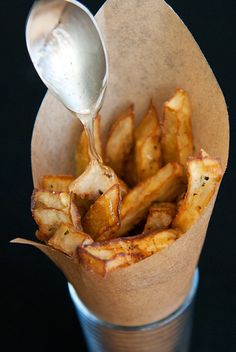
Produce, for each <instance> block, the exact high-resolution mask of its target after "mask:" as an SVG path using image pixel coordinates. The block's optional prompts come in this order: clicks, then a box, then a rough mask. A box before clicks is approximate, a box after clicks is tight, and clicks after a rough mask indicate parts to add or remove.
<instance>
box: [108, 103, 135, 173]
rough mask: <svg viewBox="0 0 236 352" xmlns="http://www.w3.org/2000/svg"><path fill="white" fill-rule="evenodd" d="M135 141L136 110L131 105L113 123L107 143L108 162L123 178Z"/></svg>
mask: <svg viewBox="0 0 236 352" xmlns="http://www.w3.org/2000/svg"><path fill="white" fill-rule="evenodd" d="M133 142H134V111H133V107H130V108H129V109H128V111H126V112H125V113H123V114H122V115H121V116H120V117H119V118H118V119H117V120H116V121H115V122H114V123H113V125H112V127H111V129H110V131H109V136H108V140H107V144H106V162H107V164H108V165H109V166H110V167H111V168H112V169H113V170H114V171H115V173H116V174H117V175H118V176H119V177H120V178H123V177H124V176H125V164H126V161H127V159H128V157H129V155H130V152H131V149H132V146H133Z"/></svg>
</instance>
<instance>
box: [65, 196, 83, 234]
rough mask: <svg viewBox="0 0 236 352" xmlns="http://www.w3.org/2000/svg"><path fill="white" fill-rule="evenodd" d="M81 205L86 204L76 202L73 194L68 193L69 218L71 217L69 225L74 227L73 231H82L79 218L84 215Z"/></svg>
mask: <svg viewBox="0 0 236 352" xmlns="http://www.w3.org/2000/svg"><path fill="white" fill-rule="evenodd" d="M79 201H81V203H83V202H87V201H86V200H84V201H83V200H78V197H77V195H76V194H74V193H70V206H69V209H70V217H71V223H72V225H73V227H74V230H75V231H82V230H83V228H82V224H81V217H82V216H83V214H84V213H85V209H84V207H83V206H82V204H81V203H80V202H79Z"/></svg>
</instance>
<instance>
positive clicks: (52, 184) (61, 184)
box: [42, 175, 75, 192]
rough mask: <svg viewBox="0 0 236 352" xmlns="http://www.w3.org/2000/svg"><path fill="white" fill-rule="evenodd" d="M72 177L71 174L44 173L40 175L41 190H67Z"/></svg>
mask: <svg viewBox="0 0 236 352" xmlns="http://www.w3.org/2000/svg"><path fill="white" fill-rule="evenodd" d="M74 179H75V178H74V176H72V175H45V176H43V177H42V190H43V191H54V192H68V190H69V185H70V184H71V182H72V181H74Z"/></svg>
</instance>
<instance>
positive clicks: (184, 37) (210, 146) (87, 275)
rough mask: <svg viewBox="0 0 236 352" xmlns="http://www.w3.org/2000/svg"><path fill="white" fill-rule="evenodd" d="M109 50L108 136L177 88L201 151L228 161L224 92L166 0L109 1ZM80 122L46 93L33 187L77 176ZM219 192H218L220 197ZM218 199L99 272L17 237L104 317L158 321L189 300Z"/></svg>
mask: <svg viewBox="0 0 236 352" xmlns="http://www.w3.org/2000/svg"><path fill="white" fill-rule="evenodd" d="M96 19H97V21H98V24H99V27H100V29H101V31H102V33H103V36H104V39H105V44H106V46H107V49H108V55H109V63H110V76H109V83H108V88H107V92H106V97H105V101H104V106H103V108H102V110H101V115H102V128H103V132H104V136H105V135H106V132H107V129H108V127H109V126H110V124H111V123H112V120H113V119H114V118H115V117H116V116H117V115H118V114H119V113H120V112H121V111H122V110H124V109H125V108H126V107H127V106H128V105H129V104H131V103H134V104H135V112H136V118H137V120H138V119H139V118H140V117H141V116H143V114H144V113H145V111H146V110H147V107H148V105H149V101H150V98H151V97H152V98H153V101H154V103H155V105H156V107H157V109H158V111H159V113H160V114H161V110H162V106H163V103H164V101H165V100H167V99H168V98H169V97H170V96H171V95H172V94H173V93H174V91H175V89H176V88H177V87H180V88H183V89H185V90H186V91H187V92H188V93H189V94H190V98H191V101H192V107H193V118H192V122H193V133H194V143H195V147H196V151H198V150H199V148H200V147H202V148H204V149H205V150H206V151H207V152H208V153H209V154H210V155H212V156H214V157H219V158H220V160H221V163H222V166H223V169H224V170H225V168H226V164H227V158H228V144H229V131H228V116H227V109H226V105H225V101H224V97H223V95H222V92H221V90H220V88H219V86H218V84H217V81H216V79H215V77H214V75H213V73H212V71H211V69H210V67H209V65H208V64H207V62H206V60H205V58H204V56H203V54H202V53H201V51H200V49H199V47H198V45H197V44H196V42H195V41H194V39H193V37H192V35H191V34H190V32H189V31H188V29H187V28H186V26H185V25H184V24H183V22H182V21H181V20H180V18H179V17H178V16H177V15H176V14H175V13H174V11H173V10H172V9H171V8H170V7H169V6H168V5H167V4H166V3H165V2H164V1H162V0H145V1H141V0H129V1H120V0H108V1H107V2H106V3H105V4H104V6H103V7H102V8H101V9H100V11H99V12H98V14H97V15H96ZM80 130H81V126H80V123H79V121H78V120H77V119H76V118H75V117H74V116H73V115H72V114H71V113H70V112H68V111H67V110H66V109H65V108H64V107H63V106H62V105H61V104H60V103H59V102H58V101H57V100H56V99H55V98H54V97H53V96H52V95H51V94H49V93H47V95H46V97H45V99H44V101H43V103H42V106H41V108H40V111H39V113H38V116H37V120H36V123H35V127H34V132H33V139H32V171H33V179H34V185H35V187H38V186H39V182H40V179H41V176H42V175H44V174H60V173H64V174H66V173H69V174H70V173H73V172H74V170H73V168H74V150H75V142H76V140H77V138H78V135H79V133H80ZM215 196H216V195H215ZM214 201H215V197H214V199H213V200H212V202H211V203H210V204H209V206H208V207H207V209H206V210H205V211H204V213H203V215H202V216H201V218H200V219H199V220H198V221H197V223H195V224H194V225H193V226H192V228H191V229H190V231H188V232H187V233H186V234H185V235H184V236H182V237H181V238H180V239H178V240H177V241H176V242H175V243H174V244H172V245H171V246H170V247H169V248H167V249H165V250H163V251H162V252H159V253H157V254H155V255H152V256H151V257H149V258H147V259H145V260H142V261H141V262H139V263H137V264H134V265H132V266H129V267H127V268H123V269H119V270H116V271H114V272H111V273H109V274H107V276H106V277H101V276H99V275H97V274H95V273H93V272H89V271H87V270H86V269H84V268H83V267H81V266H80V265H79V264H77V263H75V262H73V260H72V259H70V258H69V257H67V256H66V255H64V254H62V253H60V252H58V251H56V250H54V249H52V248H50V247H47V246H46V245H42V244H38V243H36V242H30V241H26V240H20V239H18V241H19V242H23V243H28V244H31V245H33V246H35V247H37V248H39V249H40V250H41V251H42V252H44V253H45V254H46V255H47V256H48V257H49V258H50V259H51V260H52V261H53V262H54V263H55V264H56V265H57V266H58V267H59V268H60V269H61V271H62V272H63V273H64V274H65V276H66V278H67V280H68V281H70V282H71V283H72V284H73V286H74V287H75V289H76V291H77V293H78V295H79V297H80V299H81V300H82V301H83V302H84V303H85V304H86V306H87V307H88V308H89V309H90V310H91V311H92V312H93V313H94V314H96V315H97V316H98V317H100V318H101V319H103V320H105V321H107V322H110V323H114V324H120V325H127V326H129V325H141V324H146V323H150V322H154V321H157V320H159V319H161V318H163V317H165V316H167V315H168V314H170V313H171V312H173V311H174V310H175V309H176V308H178V306H179V305H180V304H181V303H182V302H183V301H184V299H185V297H186V295H187V293H188V291H189V288H190V286H191V281H192V278H193V273H194V270H195V268H196V266H197V263H198V260H199V255H200V253H201V249H202V245H203V242H204V239H205V234H206V230H207V226H208V222H209V219H210V216H211V212H212V209H213V206H214Z"/></svg>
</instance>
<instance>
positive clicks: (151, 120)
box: [135, 101, 161, 182]
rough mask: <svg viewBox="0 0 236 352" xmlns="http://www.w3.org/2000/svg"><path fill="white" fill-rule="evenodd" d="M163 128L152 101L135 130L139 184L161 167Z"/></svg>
mask: <svg viewBox="0 0 236 352" xmlns="http://www.w3.org/2000/svg"><path fill="white" fill-rule="evenodd" d="M160 135H161V128H160V124H159V121H158V116H157V112H156V109H155V107H154V105H153V103H152V101H151V103H150V106H149V109H148V111H147V113H146V115H145V117H144V118H143V119H142V120H141V122H140V124H139V125H138V127H137V128H136V130H135V162H136V170H137V180H138V182H140V181H143V180H146V179H147V178H148V177H150V176H153V175H155V173H156V172H157V171H158V170H159V169H160V167H161V146H160Z"/></svg>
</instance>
